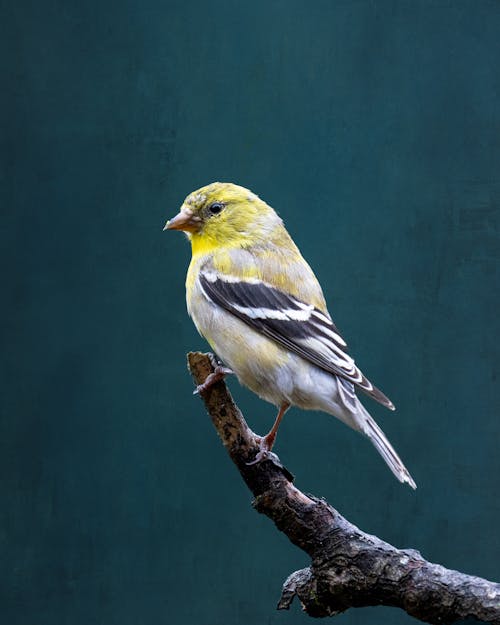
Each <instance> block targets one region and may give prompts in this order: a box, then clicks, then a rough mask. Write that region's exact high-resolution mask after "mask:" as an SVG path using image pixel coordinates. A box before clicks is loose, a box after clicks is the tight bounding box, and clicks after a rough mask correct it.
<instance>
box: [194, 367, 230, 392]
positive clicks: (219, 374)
mask: <svg viewBox="0 0 500 625" xmlns="http://www.w3.org/2000/svg"><path fill="white" fill-rule="evenodd" d="M231 373H234V372H233V371H232V370H231V369H229V367H223V366H222V365H217V367H215V369H214V370H213V371H212V373H210V374H209V375H207V377H206V378H205V381H204V382H203V384H198V386H197V387H196V388H195V390H194V391H193V395H202V394H203V393H204V392H205V391H207V390H208V389H209V388H210V387H211V386H213V385H214V384H215V383H216V382H220V380H223V379H224V378H225V377H226V375H230V374H231Z"/></svg>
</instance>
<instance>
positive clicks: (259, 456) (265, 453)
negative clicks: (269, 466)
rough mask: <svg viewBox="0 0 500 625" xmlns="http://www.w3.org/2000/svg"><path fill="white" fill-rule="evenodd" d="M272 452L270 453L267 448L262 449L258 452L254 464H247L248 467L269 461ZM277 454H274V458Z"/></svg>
mask: <svg viewBox="0 0 500 625" xmlns="http://www.w3.org/2000/svg"><path fill="white" fill-rule="evenodd" d="M271 453H272V452H270V451H269V449H266V448H261V449H260V450H259V451H258V452H257V455H256V456H255V458H254V459H253V460H252V462H247V465H248V466H249V467H250V466H252V465H253V464H259V462H262V461H263V460H267V459H268V458H269V456H270V455H271ZM274 455H275V454H273V456H274Z"/></svg>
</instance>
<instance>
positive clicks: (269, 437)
mask: <svg viewBox="0 0 500 625" xmlns="http://www.w3.org/2000/svg"><path fill="white" fill-rule="evenodd" d="M289 408H290V404H289V403H288V402H285V403H283V404H281V406H280V409H279V411H278V414H277V416H276V420H275V422H274V425H273V427H272V428H271V429H270V430H269V432H268V433H267V434H266V435H265V436H264V438H261V439H260V441H259V447H260V449H259V451H258V453H257V455H256V456H255V460H252V462H247V464H249V465H250V464H257V463H258V462H262V460H265V459H266V458H267V456H268V454H269V452H270V451H271V449H272V448H273V445H274V441H275V440H276V434H277V433H278V428H279V426H280V423H281V419H283V415H284V414H285V412H286V411H287V410H288V409H289Z"/></svg>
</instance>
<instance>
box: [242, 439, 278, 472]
mask: <svg viewBox="0 0 500 625" xmlns="http://www.w3.org/2000/svg"><path fill="white" fill-rule="evenodd" d="M274 439H275V437H274V436H272V437H270V436H269V437H268V436H263V437H262V438H260V437H257V441H256V442H257V443H258V444H259V451H258V452H257V455H256V456H255V458H254V459H253V460H252V462H247V465H248V466H251V465H252V464H259V462H262V461H263V460H268V459H269V457H270V456H271V455H273V456H275V457H276V455H275V454H272V453H271V449H272V448H273V444H274Z"/></svg>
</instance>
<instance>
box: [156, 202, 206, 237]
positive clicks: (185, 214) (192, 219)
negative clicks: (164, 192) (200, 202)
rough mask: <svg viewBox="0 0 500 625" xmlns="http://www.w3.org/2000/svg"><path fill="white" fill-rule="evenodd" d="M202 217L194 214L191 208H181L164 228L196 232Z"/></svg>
mask: <svg viewBox="0 0 500 625" xmlns="http://www.w3.org/2000/svg"><path fill="white" fill-rule="evenodd" d="M200 223H201V219H200V218H199V217H197V216H196V215H194V214H193V211H192V210H190V209H189V208H184V207H183V208H181V210H180V212H179V213H178V214H177V215H176V216H175V217H172V219H169V220H168V221H167V223H166V224H165V227H164V228H163V230H184V232H196V231H197V230H199V228H200Z"/></svg>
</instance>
